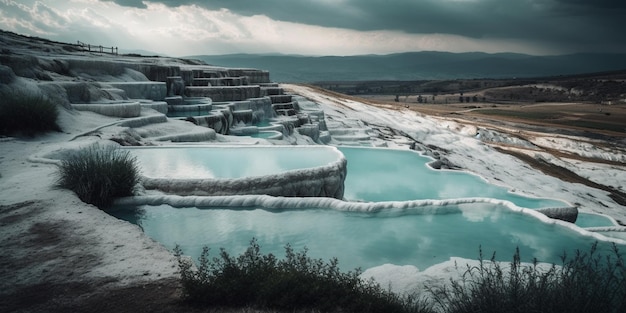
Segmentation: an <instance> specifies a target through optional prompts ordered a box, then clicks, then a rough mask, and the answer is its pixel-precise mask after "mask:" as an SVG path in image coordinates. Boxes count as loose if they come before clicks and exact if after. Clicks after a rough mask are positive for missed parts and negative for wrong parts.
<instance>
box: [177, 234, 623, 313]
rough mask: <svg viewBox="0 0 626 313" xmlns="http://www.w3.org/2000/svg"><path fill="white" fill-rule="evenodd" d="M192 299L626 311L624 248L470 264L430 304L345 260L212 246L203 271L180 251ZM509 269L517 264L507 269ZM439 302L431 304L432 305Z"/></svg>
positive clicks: (314, 305)
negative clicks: (342, 263)
mask: <svg viewBox="0 0 626 313" xmlns="http://www.w3.org/2000/svg"><path fill="white" fill-rule="evenodd" d="M175 253H176V256H177V257H178V263H179V268H180V272H181V278H182V285H183V292H184V297H185V300H186V301H188V302H189V303H192V304H195V305H199V306H208V307H213V308H215V307H235V308H250V307H255V308H258V309H272V310H280V311H289V312H294V311H303V310H312V311H313V312H318V311H319V312H451V313H452V312H453V313H462V312H546V313H549V312H615V313H617V312H625V310H626V269H625V266H624V261H623V258H622V256H621V254H620V252H619V251H618V249H617V247H616V246H615V245H614V246H613V251H611V252H608V253H599V252H598V250H597V244H594V245H593V246H592V247H591V249H590V251H589V252H588V253H580V252H578V253H576V254H575V255H574V256H573V257H572V258H571V259H569V258H568V257H567V256H565V255H564V256H563V257H562V264H561V265H559V266H556V265H552V266H547V265H540V264H539V263H538V262H537V261H535V262H534V263H532V264H522V263H521V261H520V260H521V257H520V254H519V250H518V251H517V252H516V253H515V255H514V256H513V261H512V262H511V263H501V262H497V261H495V255H493V256H492V258H491V259H490V260H484V259H483V256H482V251H481V252H480V259H479V265H477V266H468V267H467V268H466V270H465V274H464V275H463V277H462V279H461V280H460V281H450V283H449V284H448V285H447V286H445V287H429V288H428V290H429V292H428V293H429V295H428V298H429V299H430V300H425V299H426V298H423V297H420V295H415V294H414V295H405V296H399V295H396V294H394V293H392V292H390V291H386V290H384V289H382V288H381V287H380V286H379V285H378V284H377V283H375V282H374V281H363V280H362V279H360V278H359V274H360V271H359V270H356V271H354V272H348V273H342V272H340V271H339V269H338V267H337V260H336V259H333V260H331V261H330V262H328V263H326V262H323V261H322V260H314V259H311V258H309V257H308V256H307V250H306V249H305V250H304V251H302V252H298V253H296V252H294V251H293V249H292V248H291V247H290V246H289V245H287V246H286V247H285V255H286V258H285V259H284V260H278V259H276V257H275V256H273V255H272V254H268V255H262V254H261V253H260V248H259V245H258V244H257V242H256V240H252V241H251V243H250V246H249V248H248V249H247V250H246V251H245V252H244V253H243V254H242V255H240V256H239V257H237V258H234V257H231V256H230V255H229V254H228V253H226V252H225V251H224V250H223V249H222V250H221V251H220V257H219V258H212V259H210V258H209V249H208V248H206V247H205V248H204V249H203V251H202V254H201V256H200V258H199V260H198V261H199V264H198V267H197V268H195V267H194V266H193V264H192V262H191V260H189V259H186V258H184V257H183V256H182V253H183V252H182V251H181V249H180V248H179V247H177V248H176V249H175ZM503 264H510V265H508V266H503ZM429 301H431V302H429Z"/></svg>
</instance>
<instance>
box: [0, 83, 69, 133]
mask: <svg viewBox="0 0 626 313" xmlns="http://www.w3.org/2000/svg"><path fill="white" fill-rule="evenodd" d="M58 116H59V111H58V108H57V106H56V104H54V103H53V102H51V101H49V100H48V99H46V98H44V97H43V96H41V95H27V94H20V93H17V92H9V93H2V94H0V134H3V135H8V134H14V133H22V134H25V135H29V136H32V135H34V134H37V133H41V132H46V131H60V130H61V129H60V127H59V125H58V124H57V118H58Z"/></svg>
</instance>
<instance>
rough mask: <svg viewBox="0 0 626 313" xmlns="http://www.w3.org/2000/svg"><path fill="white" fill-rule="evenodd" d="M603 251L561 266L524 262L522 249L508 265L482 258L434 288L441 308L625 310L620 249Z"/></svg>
mask: <svg viewBox="0 0 626 313" xmlns="http://www.w3.org/2000/svg"><path fill="white" fill-rule="evenodd" d="M613 247H614V250H613V253H610V254H604V255H601V254H598V253H597V244H594V245H593V246H592V247H591V249H590V252H589V253H580V252H577V253H576V254H575V255H574V257H573V258H571V259H568V258H567V257H566V256H565V255H564V256H563V257H562V265H561V266H552V267H550V268H545V267H540V266H538V264H537V262H536V261H535V262H534V263H533V264H532V265H523V264H521V263H520V254H519V250H518V251H517V252H516V254H515V255H514V256H513V261H512V262H511V263H510V267H509V268H508V269H506V268H503V267H502V265H501V263H498V262H495V261H494V258H495V255H494V256H493V257H492V258H491V260H490V261H485V260H483V259H482V253H481V257H480V265H478V266H476V267H468V268H467V270H466V272H465V275H464V276H463V279H462V280H461V281H452V282H451V285H450V287H446V288H439V289H438V290H431V292H432V293H433V295H434V298H435V299H436V301H437V302H438V304H439V306H440V309H441V311H442V312H450V313H463V312H485V313H489V312H520V313H521V312H546V313H548V312H581V313H583V312H605V313H608V312H615V313H618V312H626V311H625V310H626V269H625V267H624V260H623V259H622V257H621V255H620V253H619V251H618V249H617V247H616V246H615V245H614V246H613Z"/></svg>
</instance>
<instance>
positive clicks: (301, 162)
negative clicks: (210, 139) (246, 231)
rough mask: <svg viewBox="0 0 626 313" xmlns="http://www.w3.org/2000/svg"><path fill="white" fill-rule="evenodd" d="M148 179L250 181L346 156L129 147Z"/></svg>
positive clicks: (316, 149)
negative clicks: (251, 178)
mask: <svg viewBox="0 0 626 313" xmlns="http://www.w3.org/2000/svg"><path fill="white" fill-rule="evenodd" d="M129 151H130V152H131V153H132V155H134V156H136V157H137V160H138V161H139V166H140V170H141V174H142V175H143V176H146V177H151V178H155V177H162V178H172V179H188V178H218V179H229V178H230V179H232V178H246V177H257V176H265V175H276V174H280V173H282V172H287V171H293V170H301V169H308V168H317V167H322V166H326V165H328V164H331V163H333V162H337V160H340V159H342V158H343V155H342V154H341V153H340V152H339V151H337V149H336V148H334V147H330V146H280V147H277V146H210V147H207V146H184V147H141V148H129Z"/></svg>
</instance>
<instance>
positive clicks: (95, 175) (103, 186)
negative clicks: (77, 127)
mask: <svg viewBox="0 0 626 313" xmlns="http://www.w3.org/2000/svg"><path fill="white" fill-rule="evenodd" d="M59 176H60V177H59V180H58V184H59V186H61V187H63V188H67V189H70V190H72V191H74V192H75V193H76V194H77V195H78V197H79V198H80V199H81V200H82V201H84V202H86V203H91V204H94V205H96V206H98V207H100V208H103V207H108V206H109V205H111V203H112V202H113V199H114V198H116V197H124V196H131V195H132V194H133V191H134V188H135V185H136V184H137V183H138V181H139V170H138V167H137V161H136V159H135V158H134V157H132V156H131V155H130V152H129V151H126V150H120V149H118V148H115V147H112V146H106V147H102V146H100V145H97V144H96V145H92V146H90V147H88V148H84V149H81V150H79V151H77V152H76V153H73V154H71V155H70V156H68V157H67V158H66V159H64V160H63V161H62V163H61V166H60V170H59Z"/></svg>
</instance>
